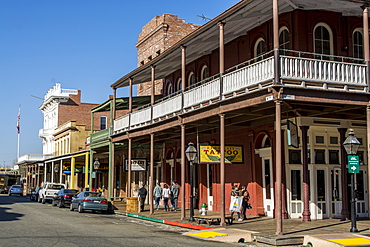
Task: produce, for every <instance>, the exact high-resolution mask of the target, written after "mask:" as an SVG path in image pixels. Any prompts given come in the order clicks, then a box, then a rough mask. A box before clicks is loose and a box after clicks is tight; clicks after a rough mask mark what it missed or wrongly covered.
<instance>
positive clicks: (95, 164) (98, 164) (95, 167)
mask: <svg viewBox="0 0 370 247" xmlns="http://www.w3.org/2000/svg"><path fill="white" fill-rule="evenodd" d="M93 165H94V170H95V189H97V188H98V174H97V171H98V169H99V167H100V162H99V159H98V158H95V161H94V164H93Z"/></svg>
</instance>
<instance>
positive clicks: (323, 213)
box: [316, 170, 328, 219]
mask: <svg viewBox="0 0 370 247" xmlns="http://www.w3.org/2000/svg"><path fill="white" fill-rule="evenodd" d="M326 182H327V180H326V178H325V170H317V171H316V195H317V218H318V219H324V218H328V215H327V208H326V206H327V197H326Z"/></svg>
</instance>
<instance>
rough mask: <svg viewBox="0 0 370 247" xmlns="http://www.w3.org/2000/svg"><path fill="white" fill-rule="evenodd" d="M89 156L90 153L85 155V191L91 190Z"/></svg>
mask: <svg viewBox="0 0 370 247" xmlns="http://www.w3.org/2000/svg"><path fill="white" fill-rule="evenodd" d="M89 154H90V152H86V153H85V190H86V189H88V188H89ZM60 172H61V170H60ZM60 183H61V181H60Z"/></svg>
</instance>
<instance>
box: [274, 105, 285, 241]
mask: <svg viewBox="0 0 370 247" xmlns="http://www.w3.org/2000/svg"><path fill="white" fill-rule="evenodd" d="M275 114H276V115H275V124H276V125H275V126H276V127H275V132H276V139H275V146H276V148H275V150H276V154H275V157H276V160H275V162H276V185H275V191H276V193H275V204H276V210H275V218H276V235H283V220H282V210H281V209H282V202H281V198H282V196H281V195H282V189H281V185H282V178H281V176H282V162H281V159H282V158H281V151H282V147H281V101H280V100H276V101H275Z"/></svg>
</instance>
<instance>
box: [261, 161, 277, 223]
mask: <svg viewBox="0 0 370 247" xmlns="http://www.w3.org/2000/svg"><path fill="white" fill-rule="evenodd" d="M262 162H263V163H262V164H263V166H262V174H263V178H262V179H263V206H264V208H265V214H266V216H269V217H273V212H274V188H273V187H274V186H273V180H272V174H273V173H272V164H271V163H272V162H271V158H263V159H262Z"/></svg>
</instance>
